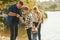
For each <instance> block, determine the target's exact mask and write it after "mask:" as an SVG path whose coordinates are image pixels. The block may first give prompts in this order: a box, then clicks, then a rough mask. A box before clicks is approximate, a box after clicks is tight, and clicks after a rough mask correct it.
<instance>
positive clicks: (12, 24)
mask: <svg viewBox="0 0 60 40" xmlns="http://www.w3.org/2000/svg"><path fill="white" fill-rule="evenodd" d="M9 12H13V13H16V14H19V15H20V16H22V9H18V8H17V7H16V4H14V5H11V6H10V7H9V9H8V13H9ZM6 22H7V25H8V26H9V28H10V32H11V37H10V40H16V37H17V35H18V24H19V19H18V18H17V17H16V16H9V15H8V17H7V19H6Z"/></svg>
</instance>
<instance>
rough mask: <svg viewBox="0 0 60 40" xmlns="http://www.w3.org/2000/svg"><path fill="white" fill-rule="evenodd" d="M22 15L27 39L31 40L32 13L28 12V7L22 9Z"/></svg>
mask: <svg viewBox="0 0 60 40" xmlns="http://www.w3.org/2000/svg"><path fill="white" fill-rule="evenodd" d="M23 13H24V14H25V24H26V30H27V35H28V39H29V40H31V27H32V24H33V17H32V13H30V12H29V8H28V7H24V8H23Z"/></svg>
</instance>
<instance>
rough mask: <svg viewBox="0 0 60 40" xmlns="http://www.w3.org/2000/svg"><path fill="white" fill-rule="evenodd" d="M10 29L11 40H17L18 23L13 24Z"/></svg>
mask: <svg viewBox="0 0 60 40" xmlns="http://www.w3.org/2000/svg"><path fill="white" fill-rule="evenodd" d="M8 26H9V28H10V33H11V35H10V40H16V37H17V35H18V23H12V24H9V25H8Z"/></svg>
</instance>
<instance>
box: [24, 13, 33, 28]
mask: <svg viewBox="0 0 60 40" xmlns="http://www.w3.org/2000/svg"><path fill="white" fill-rule="evenodd" d="M25 23H26V24H27V25H29V26H30V27H32V15H31V14H28V15H27V17H26V20H25Z"/></svg>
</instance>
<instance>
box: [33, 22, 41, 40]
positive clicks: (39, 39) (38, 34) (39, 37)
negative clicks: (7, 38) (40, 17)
mask: <svg viewBox="0 0 60 40" xmlns="http://www.w3.org/2000/svg"><path fill="white" fill-rule="evenodd" d="M33 23H34V24H35V27H37V25H38V23H36V22H33ZM40 31H41V24H40V25H39V28H38V33H37V34H35V36H36V35H37V37H38V40H41V34H40ZM33 37H34V36H33Z"/></svg>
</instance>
